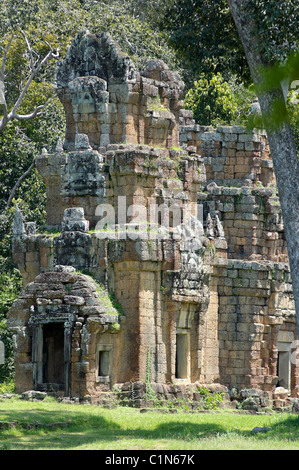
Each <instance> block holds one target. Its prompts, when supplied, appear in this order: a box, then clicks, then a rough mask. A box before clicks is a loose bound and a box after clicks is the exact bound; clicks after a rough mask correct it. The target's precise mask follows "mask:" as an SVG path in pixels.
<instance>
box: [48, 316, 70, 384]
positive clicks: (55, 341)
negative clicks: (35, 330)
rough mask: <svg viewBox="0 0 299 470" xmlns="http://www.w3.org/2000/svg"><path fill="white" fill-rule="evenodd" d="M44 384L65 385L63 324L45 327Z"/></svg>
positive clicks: (52, 324) (51, 324)
mask: <svg viewBox="0 0 299 470" xmlns="http://www.w3.org/2000/svg"><path fill="white" fill-rule="evenodd" d="M43 383H55V384H61V385H63V384H64V383H65V368H64V327H63V323H50V324H46V325H44V326H43Z"/></svg>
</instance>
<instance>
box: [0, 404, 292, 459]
mask: <svg viewBox="0 0 299 470" xmlns="http://www.w3.org/2000/svg"><path fill="white" fill-rule="evenodd" d="M11 421H17V422H18V423H24V424H25V423H27V424H28V423H36V422H38V423H40V424H42V425H45V427H39V428H38V429H31V430H28V429H27V430H26V429H23V428H22V427H19V426H16V427H15V428H9V429H0V449H4V450H133V451H134V450H158V451H159V450H160V451H162V450H298V449H299V417H298V416H296V415H291V414H278V413H273V414H269V415H249V414H235V413H232V412H229V411H218V412H216V411H215V412H210V413H194V414H189V413H184V412H183V411H178V412H177V413H175V414H170V413H159V412H158V411H151V412H147V413H140V411H139V410H136V409H133V408H125V407H119V408H115V409H111V410H109V409H103V408H100V407H96V406H91V405H68V404H62V403H57V402H56V401H54V400H52V399H46V400H45V401H43V402H28V401H23V400H19V399H16V398H12V399H10V400H4V401H1V402H0V422H11ZM58 422H68V423H69V426H66V427H61V428H55V429H51V428H49V427H46V425H47V424H50V423H58ZM256 426H259V427H270V428H271V429H270V431H268V432H266V433H259V434H255V435H252V432H251V431H252V429H253V428H255V427H256Z"/></svg>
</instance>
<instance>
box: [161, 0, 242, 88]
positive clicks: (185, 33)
mask: <svg viewBox="0 0 299 470" xmlns="http://www.w3.org/2000/svg"><path fill="white" fill-rule="evenodd" d="M159 26H160V27H161V29H164V30H165V31H166V32H167V33H168V34H169V42H170V45H171V46H172V47H174V49H175V50H176V51H177V54H178V56H179V58H180V59H181V61H182V63H183V65H184V76H183V78H184V80H185V81H186V83H187V85H188V87H190V86H192V83H193V82H194V81H196V80H199V79H200V76H201V74H203V73H204V74H206V75H208V76H209V77H210V76H211V74H216V73H217V72H220V73H221V74H222V75H223V76H224V77H225V79H226V80H227V79H228V78H229V76H230V75H231V74H236V75H238V76H239V77H240V78H241V79H242V80H244V81H245V82H246V83H247V82H248V81H250V73H249V69H248V66H247V62H246V59H245V56H244V52H243V48H242V45H241V42H240V39H239V37H238V34H237V31H236V28H235V24H234V21H233V19H232V17H231V14H230V10H229V8H228V5H227V2H226V0H218V1H217V2H215V1H212V0H192V1H190V0H172V1H171V2H170V5H168V7H167V11H166V13H165V15H164V19H163V18H162V19H161V20H160V23H159Z"/></svg>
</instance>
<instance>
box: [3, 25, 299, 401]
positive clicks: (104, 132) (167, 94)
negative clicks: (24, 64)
mask: <svg viewBox="0 0 299 470" xmlns="http://www.w3.org/2000/svg"><path fill="white" fill-rule="evenodd" d="M183 91H184V84H183V83H182V81H181V80H180V77H179V76H178V75H177V74H176V73H174V72H172V71H170V70H169V69H168V67H167V66H166V65H165V64H164V63H163V62H162V61H159V60H152V61H149V62H148V63H147V65H146V67H145V69H144V70H142V71H141V72H140V71H138V70H137V69H136V68H135V66H134V64H133V63H132V61H131V60H130V58H128V57H127V56H126V55H124V54H123V53H122V52H121V51H120V50H119V48H118V46H117V45H116V44H115V42H114V41H113V40H112V39H111V38H110V36H109V35H106V34H96V35H93V34H90V33H88V32H86V33H81V34H79V35H78V36H77V37H76V39H75V40H74V42H73V43H72V45H71V47H70V49H69V50H68V52H67V56H66V59H65V60H64V61H63V62H62V63H60V65H59V67H58V71H57V93H58V96H59V98H60V100H61V102H62V104H63V106H64V110H65V115H66V136H65V142H64V144H63V145H62V144H61V143H58V145H57V148H56V149H55V150H54V151H53V152H51V153H48V152H47V150H43V152H42V154H41V155H40V157H38V158H37V161H36V166H37V169H38V171H39V173H40V174H41V175H42V177H43V179H44V181H45V183H46V188H47V227H45V230H43V231H40V233H38V232H37V231H36V229H35V227H34V224H32V223H27V224H24V223H23V221H22V214H20V213H19V212H18V210H17V211H16V218H15V225H14V234H15V236H14V241H13V250H14V262H15V263H16V265H17V266H18V268H19V269H20V271H21V273H22V276H23V282H24V290H23V291H22V293H21V295H20V297H19V299H18V300H17V301H16V302H15V303H14V304H13V306H12V308H11V311H10V313H9V320H8V321H9V326H10V328H11V330H12V331H13V333H14V335H15V369H16V388H17V392H20V393H21V392H23V391H26V390H32V389H34V390H42V391H52V392H53V391H54V392H55V391H56V392H57V393H60V394H61V395H63V396H69V397H79V398H80V399H84V400H90V401H91V402H94V403H97V402H98V401H99V400H100V399H101V398H102V397H103V395H105V394H108V393H109V391H111V390H112V389H113V387H117V389H118V390H119V391H121V390H123V391H124V392H126V391H128V390H133V389H134V390H135V395H134V396H135V401H136V402H138V399H140V400H141V399H142V397H143V395H142V390H144V388H143V385H144V384H145V383H149V382H151V383H152V388H153V390H154V391H155V392H156V393H157V394H158V395H159V396H160V397H162V396H163V397H164V398H169V397H171V396H176V397H178V396H182V397H186V396H188V397H189V398H190V397H191V399H194V398H196V393H195V392H196V386H198V385H200V384H208V385H211V384H213V385H214V386H215V384H220V385H221V386H223V387H227V388H228V389H232V388H237V389H257V390H260V391H261V392H262V393H265V394H266V395H267V396H268V397H270V398H272V399H275V400H276V403H278V402H279V400H280V401H282V400H283V399H284V398H285V397H286V396H287V395H291V396H292V397H296V396H297V390H298V384H299V382H298V367H297V366H296V361H292V354H293V351H294V349H293V345H294V340H296V326H295V311H294V303H293V294H292V286H291V278H290V271H289V265H288V256H287V247H286V241H285V237H284V229H283V221H282V216H281V210H280V205H279V199H278V197H277V195H276V188H275V177H274V171H273V165H272V161H271V156H270V152H269V146H268V143H267V138H266V135H265V133H264V132H262V131H256V132H249V131H248V130H246V128H244V127H242V126H231V127H226V126H225V127H218V128H217V129H212V128H209V127H202V126H199V125H197V124H195V122H194V120H193V115H192V112H190V111H187V110H185V109H184V108H183V101H182V99H183ZM281 387H283V388H281ZM220 388H221V387H220ZM283 392H284V394H283ZM279 393H280V394H279ZM277 406H278V405H277Z"/></svg>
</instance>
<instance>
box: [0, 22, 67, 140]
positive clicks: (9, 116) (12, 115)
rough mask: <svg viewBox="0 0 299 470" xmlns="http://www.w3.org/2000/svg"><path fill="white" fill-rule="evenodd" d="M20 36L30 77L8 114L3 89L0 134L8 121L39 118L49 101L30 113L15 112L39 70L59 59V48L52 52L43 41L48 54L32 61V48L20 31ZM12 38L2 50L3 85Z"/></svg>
mask: <svg viewBox="0 0 299 470" xmlns="http://www.w3.org/2000/svg"><path fill="white" fill-rule="evenodd" d="M21 34H22V36H23V38H24V40H25V42H26V46H27V50H28V54H29V62H30V69H31V73H30V76H29V78H28V79H27V82H26V83H25V86H24V87H23V89H22V91H21V93H20V95H19V97H18V99H17V101H16V102H15V104H14V105H13V108H12V110H11V111H10V112H8V108H7V104H6V99H5V89H4V91H3V93H4V102H3V107H4V111H3V117H2V119H1V120H0V132H1V131H3V129H4V128H5V127H6V125H7V123H8V122H9V121H11V120H13V119H19V120H29V119H33V118H35V117H37V116H40V114H41V111H42V109H43V108H44V107H45V106H46V104H48V102H49V100H48V101H47V102H46V103H45V104H43V105H40V106H37V108H36V109H35V110H34V111H33V112H32V113H29V114H18V112H17V111H18V109H19V108H20V106H21V104H22V102H23V100H24V98H25V96H26V93H27V91H28V89H29V87H30V85H31V83H32V81H33V79H34V78H35V77H36V76H37V75H38V73H39V72H40V70H41V69H42V68H43V67H44V66H45V65H46V64H47V63H48V62H49V61H50V60H51V59H58V58H59V47H58V48H57V50H56V52H54V51H53V48H52V46H51V45H50V44H48V43H47V42H46V41H45V42H46V44H47V45H48V47H49V48H50V50H49V52H48V53H47V54H46V56H45V57H44V58H43V59H42V60H40V62H39V63H38V60H39V59H38V60H37V61H34V57H33V50H32V47H31V45H30V43H29V41H28V38H27V36H26V34H25V33H24V32H23V31H21ZM13 37H14V36H13V35H12V36H11V38H10V41H9V44H8V45H7V47H6V48H5V49H4V54H3V59H2V64H1V69H0V80H1V79H2V81H3V83H4V78H5V64H6V61H7V53H8V50H9V48H10V46H11V43H12V40H13Z"/></svg>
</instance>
